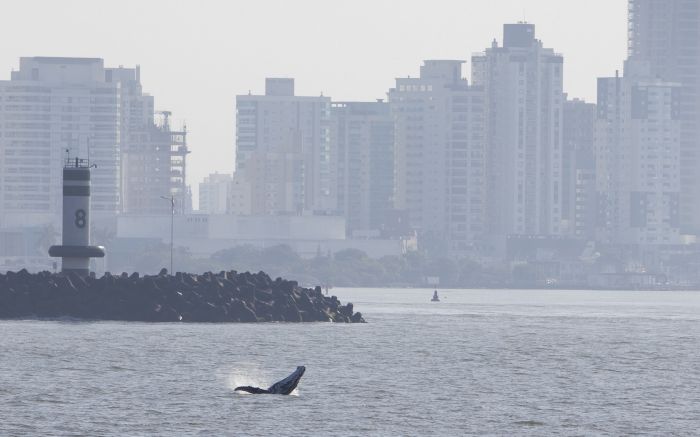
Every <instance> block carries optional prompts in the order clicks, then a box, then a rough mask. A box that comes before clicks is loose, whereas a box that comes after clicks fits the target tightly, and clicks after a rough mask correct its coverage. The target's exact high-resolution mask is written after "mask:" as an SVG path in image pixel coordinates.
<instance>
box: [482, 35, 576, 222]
mask: <svg viewBox="0 0 700 437" xmlns="http://www.w3.org/2000/svg"><path fill="white" fill-rule="evenodd" d="M563 61H564V59H563V57H562V56H561V55H560V54H557V53H555V52H554V51H553V50H552V49H548V48H544V47H543V45H542V42H541V41H539V40H537V39H535V26H534V25H532V24H527V23H518V24H506V25H504V32H503V46H502V47H499V46H498V44H497V42H496V41H495V40H494V42H493V44H492V46H491V48H489V49H487V50H486V51H485V52H484V53H479V54H477V55H474V56H473V57H472V82H473V84H474V85H478V86H482V87H483V88H484V89H485V92H486V102H487V104H486V107H487V116H486V119H487V123H488V128H487V129H488V133H487V136H488V140H487V141H488V153H489V189H488V193H489V195H488V199H489V201H488V203H489V215H488V223H489V226H490V232H491V233H492V234H494V235H497V236H508V235H520V236H524V235H545V236H553V235H560V234H562V226H561V220H562V205H561V197H562V192H561V191H562V125H563V109H562V108H563V100H564V93H563V88H562V87H563V73H564V71H563Z"/></svg>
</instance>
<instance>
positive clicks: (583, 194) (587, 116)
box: [561, 99, 597, 239]
mask: <svg viewBox="0 0 700 437" xmlns="http://www.w3.org/2000/svg"><path fill="white" fill-rule="evenodd" d="M563 123H564V124H563V126H564V132H563V147H562V199H561V204H562V209H561V211H562V226H563V228H564V232H565V233H566V234H567V235H570V236H573V237H576V238H583V239H592V238H594V236H595V226H596V218H597V200H596V187H595V126H596V105H595V104H593V103H586V102H585V101H583V100H579V99H572V100H569V99H566V100H565V101H564V122H563Z"/></svg>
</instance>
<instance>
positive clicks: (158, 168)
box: [0, 57, 189, 228]
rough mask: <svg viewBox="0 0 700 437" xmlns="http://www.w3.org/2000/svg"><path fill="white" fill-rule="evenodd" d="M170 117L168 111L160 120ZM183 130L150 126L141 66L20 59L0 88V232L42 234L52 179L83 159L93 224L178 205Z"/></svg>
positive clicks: (54, 200) (54, 207)
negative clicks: (67, 162)
mask: <svg viewBox="0 0 700 437" xmlns="http://www.w3.org/2000/svg"><path fill="white" fill-rule="evenodd" d="M168 114H169V113H168ZM188 153H189V151H188V150H187V146H186V142H185V132H174V131H171V130H170V128H169V124H168V122H167V117H166V118H165V122H164V123H161V124H160V125H157V124H155V123H154V109H153V97H152V96H150V95H148V94H144V93H143V90H142V87H141V82H140V69H139V67H138V66H137V67H136V68H124V67H121V66H120V67H118V68H105V67H104V62H103V60H102V59H98V58H58V57H49V58H47V57H29V58H20V68H19V70H17V71H13V72H12V75H11V78H10V80H6V81H0V228H17V227H45V226H48V225H50V224H52V223H56V222H57V217H59V215H60V212H61V172H62V169H63V161H64V159H65V158H67V157H69V156H71V157H75V156H80V157H82V158H89V159H90V163H91V164H93V165H95V166H96V167H95V168H93V169H92V188H91V193H92V194H91V202H92V211H93V218H94V220H93V223H95V224H96V225H98V226H106V225H107V222H110V223H111V222H113V220H114V217H115V215H116V214H118V213H142V214H143V213H147V214H148V213H168V214H169V213H170V205H169V204H168V203H167V202H164V201H163V200H162V199H160V196H170V195H174V196H175V197H176V200H178V201H179V202H178V206H180V205H183V208H184V205H185V204H186V203H187V202H186V200H187V196H188V195H189V191H188V190H187V188H186V185H185V157H186V155H187V154H188Z"/></svg>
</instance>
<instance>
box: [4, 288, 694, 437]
mask: <svg viewBox="0 0 700 437" xmlns="http://www.w3.org/2000/svg"><path fill="white" fill-rule="evenodd" d="M333 292H334V294H336V295H338V297H339V298H340V299H341V300H343V301H351V302H354V303H355V309H356V310H359V311H362V313H363V314H364V315H365V318H366V319H367V320H368V322H369V323H367V324H364V325H341V324H322V323H320V324H230V325H208V324H186V325H182V324H143V323H132V324H125V323H75V322H38V321H13V322H0V435H2V436H5V435H12V436H20V435H129V436H137V435H200V436H211V435H465V434H479V435H483V434H490V435H621V434H650V435H692V434H696V433H697V432H698V431H697V430H698V429H700V413H698V411H700V293H692V292H682V293H681V292H600V291H570V292H567V291H546V292H545V291H483V290H478V291H475V290H461V291H457V290H444V291H442V292H441V297H442V302H439V303H430V302H428V300H429V298H430V295H431V291H430V290H369V289H362V290H355V289H336V290H333ZM297 365H306V367H307V371H306V375H305V376H304V378H303V379H302V381H301V383H300V385H299V389H298V391H297V392H296V393H295V395H294V396H272V395H246V394H239V393H234V392H233V388H234V387H235V386H236V385H241V384H245V385H248V384H253V385H262V386H267V385H269V384H270V383H272V382H274V381H276V380H278V379H281V378H282V377H284V376H286V375H287V374H288V373H290V372H291V371H292V370H294V368H295V367H296V366H297Z"/></svg>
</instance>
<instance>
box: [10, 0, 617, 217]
mask: <svg viewBox="0 0 700 437" xmlns="http://www.w3.org/2000/svg"><path fill="white" fill-rule="evenodd" d="M6 7H7V9H6V11H11V12H10V13H4V14H3V20H2V25H0V39H1V40H2V41H3V50H2V52H1V53H0V79H9V71H10V70H11V69H12V68H15V69H16V68H18V67H19V65H18V59H19V58H20V57H22V56H70V57H99V58H103V59H104V60H105V65H109V66H112V67H116V66H118V65H124V66H125V67H133V66H134V65H136V64H139V65H141V68H142V79H141V82H142V84H143V87H144V91H145V92H148V93H150V94H152V95H154V96H155V99H156V102H155V104H156V109H168V110H171V111H173V114H174V117H175V119H176V120H186V122H187V124H188V128H189V130H190V132H191V134H190V137H189V145H190V149H191V150H192V151H193V153H192V155H191V156H190V158H189V165H190V167H189V170H190V173H189V175H188V182H189V183H190V184H192V187H193V194H194V195H195V196H196V195H197V190H196V186H197V183H198V182H200V181H201V179H203V178H204V176H206V175H207V174H209V173H211V172H213V171H219V172H226V173H230V172H231V171H232V170H233V164H234V144H235V135H234V132H235V126H234V120H235V103H234V101H233V97H234V95H236V94H244V93H247V92H248V90H252V91H253V93H260V94H261V93H262V92H263V91H264V78H265V77H294V78H296V87H297V94H298V95H319V94H320V93H321V92H323V94H324V95H325V96H329V97H332V98H333V100H335V101H347V100H373V99H375V98H383V97H385V95H386V92H387V90H388V89H389V88H390V87H391V86H393V81H394V78H395V77H403V76H406V75H411V76H414V75H415V76H417V75H418V66H419V65H420V63H421V61H422V60H424V59H464V60H469V58H470V56H471V54H472V53H473V52H477V51H482V50H483V49H484V48H485V47H488V46H489V45H490V43H491V40H492V39H494V38H497V39H499V40H500V39H501V27H502V25H503V23H512V22H517V21H521V20H523V19H525V20H527V21H528V22H531V23H535V24H536V25H537V34H538V38H540V39H542V40H543V41H544V42H545V44H546V46H547V47H552V48H554V49H555V50H556V51H557V52H560V53H563V54H564V56H565V69H566V70H565V74H564V80H565V91H566V92H568V93H569V95H570V96H573V97H581V98H585V99H586V100H587V101H592V102H594V101H595V96H596V81H595V78H597V77H601V76H607V75H610V74H611V73H612V72H614V71H615V69H618V68H621V66H622V60H623V59H624V56H625V51H626V44H627V40H626V27H625V25H624V22H625V20H626V14H627V3H626V1H624V0H585V1H573V0H566V1H561V0H530V1H527V0H469V1H446V0H439V1H431V2H424V1H415V0H410V1H401V2H394V1H389V0H359V1H353V2H335V1H333V2H329V1H322V0H300V1H293V2H292V1H285V0H277V1H271V0H262V1H245V2H243V1H236V2H218V1H197V2H195V1H138V0H134V1H114V2H103V1H89V0H84V1H74V0H66V1H33V0H29V1H22V2H13V3H12V5H11V6H6ZM469 70H470V66H469V63H467V65H466V66H465V69H464V71H465V72H466V75H467V76H468V72H469ZM195 205H196V199H195Z"/></svg>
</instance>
